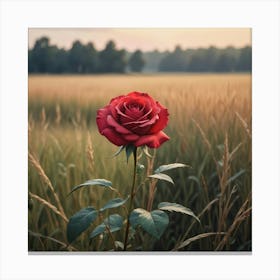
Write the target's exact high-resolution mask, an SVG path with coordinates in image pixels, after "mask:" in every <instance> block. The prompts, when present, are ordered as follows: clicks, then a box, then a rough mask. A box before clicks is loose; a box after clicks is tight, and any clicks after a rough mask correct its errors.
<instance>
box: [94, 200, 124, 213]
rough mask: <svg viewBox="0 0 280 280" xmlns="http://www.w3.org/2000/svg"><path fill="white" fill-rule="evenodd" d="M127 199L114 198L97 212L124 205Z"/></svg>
mask: <svg viewBox="0 0 280 280" xmlns="http://www.w3.org/2000/svg"><path fill="white" fill-rule="evenodd" d="M127 199H128V198H127ZM127 199H121V198H114V199H112V200H110V201H109V202H108V203H106V204H105V205H104V206H103V207H102V208H101V209H100V210H99V211H101V212H102V211H104V210H106V209H111V208H117V207H119V206H122V205H123V204H125V203H126V201H127Z"/></svg>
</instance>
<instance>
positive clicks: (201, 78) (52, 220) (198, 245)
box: [28, 74, 252, 251]
mask: <svg viewBox="0 0 280 280" xmlns="http://www.w3.org/2000/svg"><path fill="white" fill-rule="evenodd" d="M130 91H141V92H148V93H149V94H150V95H151V96H152V97H153V98H155V99H156V100H158V101H160V103H161V104H163V105H164V106H166V107H167V108H168V110H169V113H170V116H169V124H168V127H167V128H166V130H165V132H166V133H167V134H168V135H169V136H170V138H171V139H170V141H168V142H166V143H165V144H163V145H162V147H160V148H159V149H158V150H157V151H156V157H155V160H154V168H155V167H157V166H159V165H162V164H166V163H172V162H181V163H185V164H188V165H189V166H190V167H189V168H184V169H177V170H176V171H170V175H171V176H172V177H173V178H174V181H175V186H170V185H169V184H168V183H160V184H158V186H157V188H156V194H155V198H154V201H153V205H152V207H153V208H155V207H156V206H157V204H158V203H159V202H161V201H169V202H177V203H180V204H183V205H185V206H186V207H189V208H191V209H192V210H193V211H194V212H195V214H197V215H199V217H200V220H201V224H198V223H194V222H193V220H192V219H191V218H190V217H185V216H181V215H180V214H173V213H171V214H170V220H171V224H170V225H169V227H168V229H167V231H166V232H165V233H164V235H163V236H162V238H161V240H160V241H155V240H153V239H152V238H150V239H148V241H147V238H146V237H147V236H144V235H140V236H139V238H140V239H141V241H143V247H142V249H143V250H193V251H194V250H198V251H208V250H234V251H236V250H251V158H252V155H251V76H250V75H249V74H239V75H237V74H226V75H212V74H203V75H185V74H180V75H179V74H178V75H139V76H137V75H135V76H134V75H131V76H122V75H100V76H30V77H29V153H30V157H29V159H30V164H29V168H28V173H29V174H28V175H29V177H28V178H29V179H28V180H29V192H30V203H29V205H30V207H29V209H30V210H29V225H28V226H29V233H30V234H29V250H66V249H69V250H81V251H83V250H97V249H101V250H102V241H100V242H93V243H91V244H89V242H88V240H87V236H86V234H83V235H82V236H81V237H80V238H78V240H77V241H76V242H74V244H73V246H72V247H66V246H65V244H67V242H66V238H65V219H68V218H69V217H70V216H71V215H72V214H74V213H75V212H76V211H78V210H79V209H80V208H82V207H85V206H88V205H94V206H95V207H96V208H98V207H102V206H103V205H104V201H106V200H108V199H109V198H113V197H114V195H113V194H112V193H109V192H108V191H106V190H103V189H98V188H96V189H89V190H81V191H79V192H77V193H76V194H75V196H69V197H68V196H67V194H68V193H69V192H70V190H71V188H72V187H73V186H75V185H78V184H80V183H82V182H84V181H86V180H88V179H92V178H105V179H108V180H110V181H112V182H113V184H114V187H115V188H117V189H118V190H119V191H120V193H122V194H126V193H129V186H130V179H131V176H130V175H131V174H132V163H130V162H129V163H128V164H127V163H126V159H125V157H124V155H122V154H120V155H119V156H118V157H115V158H112V157H111V156H112V154H113V153H114V152H115V151H116V150H117V147H116V146H114V145H113V144H111V143H110V142H108V141H107V140H106V138H104V137H102V136H101V135H100V134H99V133H98V131H97V128H96V125H95V117H96V111H97V110H98V109H99V108H101V107H103V106H105V105H106V104H107V103H108V102H109V101H110V99H111V98H112V97H115V96H117V95H121V94H126V93H128V92H130ZM150 152H151V153H153V152H155V151H152V150H151V151H150ZM140 161H141V163H143V164H144V165H145V166H146V168H147V167H148V163H149V162H147V159H145V158H144V157H142V159H141V160H140ZM39 167H40V168H39ZM43 174H45V175H43ZM46 178H48V180H47V179H46ZM50 186H51V187H50ZM149 187H150V186H149V184H148V183H147V184H146V185H145V186H144V187H142V188H141V189H140V190H139V193H138V195H137V199H136V204H137V205H138V206H141V207H146V205H143V203H144V201H146V200H147V199H148V196H149ZM145 203H146V202H145ZM51 205H52V207H55V208H52V207H51ZM57 211H58V212H59V213H60V214H61V215H60V214H58V212H57ZM217 233H218V234H217ZM118 235H120V233H116V237H118ZM144 240H146V241H145V242H146V243H145V242H144Z"/></svg>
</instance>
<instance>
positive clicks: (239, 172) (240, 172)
mask: <svg viewBox="0 0 280 280" xmlns="http://www.w3.org/2000/svg"><path fill="white" fill-rule="evenodd" d="M244 173H246V170H245V169H241V170H240V171H238V172H237V173H235V174H234V175H233V176H231V177H230V178H229V179H228V180H227V185H228V184H230V183H231V182H233V181H234V180H236V179H237V178H238V177H240V176H241V175H243V174H244Z"/></svg>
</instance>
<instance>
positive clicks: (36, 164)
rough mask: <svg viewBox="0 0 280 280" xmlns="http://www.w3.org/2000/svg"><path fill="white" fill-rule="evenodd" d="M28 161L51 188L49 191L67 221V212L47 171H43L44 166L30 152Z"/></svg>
mask: <svg viewBox="0 0 280 280" xmlns="http://www.w3.org/2000/svg"><path fill="white" fill-rule="evenodd" d="M28 159H29V161H30V162H31V164H32V165H33V166H34V168H35V169H36V170H37V172H38V174H39V176H40V177H41V179H42V180H43V182H45V184H46V185H47V186H48V187H49V189H50V190H51V192H52V194H53V196H54V198H55V201H56V203H57V206H58V209H59V211H60V212H61V214H62V215H63V216H64V217H65V218H66V219H67V217H66V215H65V212H64V210H63V207H62V205H61V202H60V200H59V197H58V196H57V194H56V192H55V190H54V187H53V185H52V183H51V181H50V179H49V178H48V176H47V175H46V173H45V171H44V170H43V168H42V166H41V165H40V163H39V161H38V160H37V159H36V158H35V157H34V156H33V155H32V154H31V153H30V152H28Z"/></svg>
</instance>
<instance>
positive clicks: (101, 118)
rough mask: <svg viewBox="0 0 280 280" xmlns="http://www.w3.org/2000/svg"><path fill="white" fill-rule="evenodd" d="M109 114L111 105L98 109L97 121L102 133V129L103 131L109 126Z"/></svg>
mask: <svg viewBox="0 0 280 280" xmlns="http://www.w3.org/2000/svg"><path fill="white" fill-rule="evenodd" d="M108 114H110V110H109V106H106V107H104V108H102V109H99V110H98V111H97V117H96V123H97V127H98V130H99V132H100V133H101V131H103V130H104V129H105V128H107V127H108V124H107V116H108Z"/></svg>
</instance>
